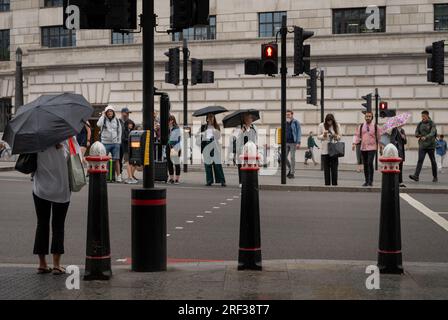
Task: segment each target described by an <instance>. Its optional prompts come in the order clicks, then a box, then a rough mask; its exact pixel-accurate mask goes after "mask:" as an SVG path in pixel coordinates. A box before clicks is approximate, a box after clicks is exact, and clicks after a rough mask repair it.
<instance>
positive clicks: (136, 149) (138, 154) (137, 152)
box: [129, 130, 149, 166]
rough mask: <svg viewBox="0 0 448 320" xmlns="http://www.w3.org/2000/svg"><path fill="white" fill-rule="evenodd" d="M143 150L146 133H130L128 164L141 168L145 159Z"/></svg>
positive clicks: (138, 131)
mask: <svg viewBox="0 0 448 320" xmlns="http://www.w3.org/2000/svg"><path fill="white" fill-rule="evenodd" d="M145 149H146V131H141V130H137V131H132V132H131V133H130V134H129V163H130V164H132V165H136V166H142V165H143V164H144V159H145ZM148 151H149V149H148Z"/></svg>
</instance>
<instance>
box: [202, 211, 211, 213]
mask: <svg viewBox="0 0 448 320" xmlns="http://www.w3.org/2000/svg"><path fill="white" fill-rule="evenodd" d="M204 213H212V212H211V211H204Z"/></svg>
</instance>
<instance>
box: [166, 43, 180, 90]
mask: <svg viewBox="0 0 448 320" xmlns="http://www.w3.org/2000/svg"><path fill="white" fill-rule="evenodd" d="M165 55H166V56H167V57H168V58H169V61H168V62H166V63H165V71H166V74H165V82H166V83H171V84H174V85H176V86H177V85H178V84H179V81H180V70H179V68H180V49H179V48H171V49H169V51H168V52H166V53H165Z"/></svg>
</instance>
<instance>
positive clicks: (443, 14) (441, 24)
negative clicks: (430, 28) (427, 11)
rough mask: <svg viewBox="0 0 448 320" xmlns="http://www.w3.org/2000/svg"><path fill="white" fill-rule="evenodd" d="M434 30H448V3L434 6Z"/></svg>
mask: <svg viewBox="0 0 448 320" xmlns="http://www.w3.org/2000/svg"><path fill="white" fill-rule="evenodd" d="M434 30H435V31H446V30H448V3H447V4H435V5H434Z"/></svg>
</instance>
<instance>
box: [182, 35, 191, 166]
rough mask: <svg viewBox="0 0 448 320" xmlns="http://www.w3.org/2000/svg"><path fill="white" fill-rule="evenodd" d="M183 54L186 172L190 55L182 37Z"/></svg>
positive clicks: (186, 162)
mask: <svg viewBox="0 0 448 320" xmlns="http://www.w3.org/2000/svg"><path fill="white" fill-rule="evenodd" d="M182 52H183V55H184V80H183V85H184V132H183V133H184V146H183V149H184V151H183V153H184V172H188V150H187V149H188V142H187V135H186V131H185V129H186V128H187V127H188V58H189V56H190V51H189V50H188V44H187V39H184V43H183V49H182Z"/></svg>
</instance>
